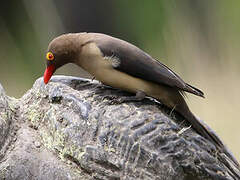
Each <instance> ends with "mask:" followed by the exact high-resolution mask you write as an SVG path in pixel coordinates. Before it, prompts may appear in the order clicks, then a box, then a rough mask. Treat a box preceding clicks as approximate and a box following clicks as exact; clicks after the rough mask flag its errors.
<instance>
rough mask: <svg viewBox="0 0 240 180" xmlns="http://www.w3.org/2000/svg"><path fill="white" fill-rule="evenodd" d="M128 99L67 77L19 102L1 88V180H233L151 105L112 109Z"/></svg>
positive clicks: (173, 117)
mask: <svg viewBox="0 0 240 180" xmlns="http://www.w3.org/2000/svg"><path fill="white" fill-rule="evenodd" d="M128 95H129V94H128V93H125V92H122V91H120V90H114V89H112V88H110V87H106V86H103V85H101V84H99V83H98V82H96V81H93V82H92V81H88V80H86V79H80V78H74V77H66V76H55V77H54V78H53V79H52V81H51V82H50V83H49V84H48V85H44V83H43V80H42V78H40V79H38V80H37V81H36V82H35V84H34V85H33V88H32V89H30V90H29V91H28V92H27V93H26V94H25V95H24V96H23V97H22V98H21V99H14V98H9V97H7V96H6V95H5V92H4V90H3V88H2V87H1V86H0V128H1V129H0V148H1V149H0V179H6V180H18V179H19V180H30V179H39V180H40V179H41V180H45V179H50V180H51V179H63V180H64V179H66V180H72V179H84V180H85V179H86V180H88V179H119V180H131V179H144V180H145V179H146V180H148V179H150V180H154V179H159V180H195V179H196V180H198V179H199V180H200V179H201V180H202V179H206V180H208V179H213V180H217V179H222V180H224V179H225V180H234V179H237V175H236V174H237V173H240V170H239V169H238V168H235V169H229V161H227V160H226V159H225V158H224V155H222V154H221V153H219V152H218V151H217V150H216V148H215V146H214V145H213V144H211V143H210V142H208V141H207V140H205V139H204V138H202V137H201V136H199V135H198V134H197V133H195V131H194V130H192V129H191V128H190V127H189V126H190V125H189V124H187V123H186V121H184V119H183V118H182V117H181V116H179V115H178V114H175V113H174V112H172V111H171V110H170V109H168V108H166V107H164V106H163V105H161V104H160V103H158V102H156V101H154V100H153V99H145V100H144V101H141V102H129V103H123V104H112V100H111V99H114V98H117V97H120V96H128ZM188 127H189V128H188ZM230 163H231V162H230ZM233 168H234V167H233Z"/></svg>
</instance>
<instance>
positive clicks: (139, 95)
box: [111, 91, 146, 104]
mask: <svg viewBox="0 0 240 180" xmlns="http://www.w3.org/2000/svg"><path fill="white" fill-rule="evenodd" d="M145 97H146V94H145V93H144V92H142V91H137V93H136V95H135V96H124V97H119V98H116V99H113V100H111V103H112V104H120V103H123V102H131V101H141V100H143V99H144V98H145Z"/></svg>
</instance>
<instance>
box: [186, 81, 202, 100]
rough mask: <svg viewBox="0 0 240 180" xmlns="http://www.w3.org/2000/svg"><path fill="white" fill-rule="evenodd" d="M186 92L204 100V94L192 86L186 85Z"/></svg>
mask: <svg viewBox="0 0 240 180" xmlns="http://www.w3.org/2000/svg"><path fill="white" fill-rule="evenodd" d="M184 91H187V92H189V93H192V94H195V95H197V96H200V97H203V98H204V93H203V92H202V91H201V90H200V89H198V88H195V87H193V86H191V85H190V84H186V87H185V88H184Z"/></svg>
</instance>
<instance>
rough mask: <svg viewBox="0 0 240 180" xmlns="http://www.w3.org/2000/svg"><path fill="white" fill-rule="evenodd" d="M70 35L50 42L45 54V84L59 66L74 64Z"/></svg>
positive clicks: (74, 52)
mask: <svg viewBox="0 0 240 180" xmlns="http://www.w3.org/2000/svg"><path fill="white" fill-rule="evenodd" d="M73 39H74V38H73V37H72V36H71V35H62V36H59V37H57V38H55V39H53V40H52V42H50V44H49V46H48V50H47V53H46V65H47V67H46V70H45V73H44V83H45V84H47V83H48V82H49V80H50V79H51V77H52V75H53V73H54V72H55V71H56V70H57V69H58V68H59V67H61V66H63V65H65V64H67V63H72V62H74V60H75V58H76V49H77V48H76V46H75V43H74V41H73Z"/></svg>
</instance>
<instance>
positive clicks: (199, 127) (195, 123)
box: [176, 101, 240, 175]
mask: <svg viewBox="0 0 240 180" xmlns="http://www.w3.org/2000/svg"><path fill="white" fill-rule="evenodd" d="M176 110H177V111H178V112H179V113H180V114H182V115H183V117H185V119H186V120H187V121H188V122H189V123H190V124H191V125H192V127H193V129H195V131H197V133H199V134H200V135H201V136H203V137H204V138H206V139H207V140H209V141H210V142H212V143H213V144H214V145H215V146H216V147H217V149H219V151H220V152H222V153H223V154H225V155H226V156H227V157H228V159H229V160H231V161H232V163H233V164H234V166H235V167H237V168H238V169H240V165H239V163H238V161H237V160H236V158H235V157H234V156H233V155H232V153H231V152H230V151H229V150H228V149H227V147H226V146H225V145H224V144H223V142H222V141H221V140H220V138H219V137H218V136H217V135H216V133H215V132H214V131H213V130H212V129H211V128H210V127H209V126H208V125H207V124H205V123H204V122H203V121H201V120H200V119H198V118H197V117H196V116H194V114H193V113H192V112H191V111H190V110H189V108H188V106H187V104H186V102H185V101H184V102H182V104H181V106H177V107H176ZM229 169H232V167H230V166H229ZM234 174H236V172H234ZM237 174H238V175H239V171H238V173H237Z"/></svg>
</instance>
